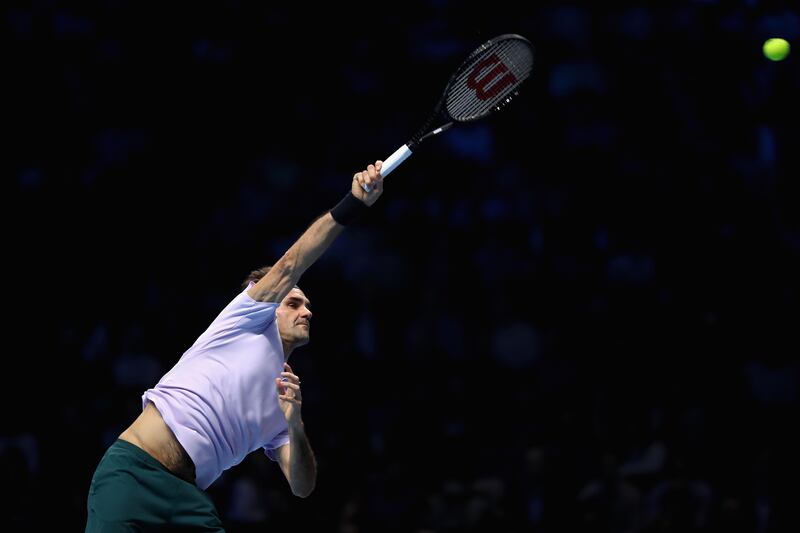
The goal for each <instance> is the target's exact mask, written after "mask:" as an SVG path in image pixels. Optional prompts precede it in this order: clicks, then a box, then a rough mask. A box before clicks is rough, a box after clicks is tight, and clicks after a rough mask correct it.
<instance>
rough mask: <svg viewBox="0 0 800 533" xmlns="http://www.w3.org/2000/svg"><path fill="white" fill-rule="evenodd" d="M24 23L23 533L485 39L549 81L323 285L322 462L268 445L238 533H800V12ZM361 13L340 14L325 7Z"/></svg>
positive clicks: (687, 9) (572, 7)
mask: <svg viewBox="0 0 800 533" xmlns="http://www.w3.org/2000/svg"><path fill="white" fill-rule="evenodd" d="M220 4H221V5H212V4H202V5H192V6H189V5H182V6H177V5H170V6H164V5H153V6H149V7H148V6H143V5H141V4H139V3H135V2H130V1H124V0H123V1H120V0H116V1H98V2H89V3H86V4H80V5H68V4H67V3H62V2H56V1H34V2H17V1H12V2H10V3H8V4H6V5H5V6H4V7H3V9H2V12H3V14H4V21H5V33H6V35H7V37H6V39H7V40H8V41H9V42H10V44H9V46H7V51H8V55H9V56H10V58H9V61H8V66H7V77H6V86H7V89H8V91H9V92H7V93H6V94H7V96H6V103H7V106H8V109H7V116H8V120H7V121H6V127H7V128H9V133H10V134H11V137H12V138H13V140H12V142H11V145H10V146H8V145H7V150H8V152H7V154H6V157H4V160H5V163H6V169H7V171H6V182H7V187H8V188H9V189H10V193H9V197H10V199H11V200H10V201H9V202H8V204H9V205H8V209H7V211H6V212H7V213H8V216H9V224H8V227H9V229H8V231H7V234H8V235H7V236H8V239H9V244H8V245H7V247H8V249H7V255H6V264H7V266H8V267H9V268H10V271H9V278H8V281H9V283H8V285H9V287H10V289H11V296H12V297H11V300H10V303H11V306H10V308H11V309H10V314H11V316H12V320H13V322H12V323H11V324H9V326H7V332H8V337H9V338H10V339H13V340H12V342H11V343H9V347H8V349H7V355H6V360H7V361H8V362H9V363H10V366H9V367H8V368H9V369H8V371H7V372H6V373H5V375H6V380H7V381H9V382H11V385H10V386H8V385H7V386H6V387H4V389H5V390H4V394H5V395H6V397H4V398H3V400H4V405H5V408H4V410H3V424H2V426H0V472H2V476H3V482H4V485H5V486H6V491H4V492H5V494H6V496H4V498H3V499H2V502H3V511H2V514H3V517H4V524H5V525H4V526H3V528H4V530H5V528H6V526H7V527H8V528H9V529H8V530H9V531H18V530H19V531H23V530H30V529H33V528H34V527H35V526H36V527H38V526H39V525H42V524H50V523H52V524H57V527H56V529H53V530H58V531H72V530H76V531H77V530H81V528H82V525H83V523H84V521H85V505H86V493H87V490H88V486H89V480H90V479H91V476H92V473H93V471H94V468H95V466H96V465H97V463H98V461H99V460H100V458H101V457H102V454H103V452H104V450H105V449H106V448H107V447H108V446H109V445H110V444H111V443H112V442H113V441H114V439H116V437H117V436H118V435H119V433H120V432H121V431H122V430H123V429H125V428H126V427H127V426H128V425H129V424H130V423H131V422H132V420H133V419H134V418H135V417H136V416H137V414H138V413H139V412H140V410H141V394H142V393H143V392H144V390H146V389H147V388H150V387H152V386H153V385H154V384H155V383H156V382H157V381H158V380H159V378H160V377H161V375H163V373H165V372H166V371H167V370H169V369H170V368H171V367H172V365H173V364H174V363H175V362H176V361H177V360H178V358H179V357H180V355H181V354H182V353H183V352H184V351H185V350H186V349H187V348H188V347H189V346H190V345H191V344H192V343H193V342H194V340H195V339H196V338H197V336H199V335H200V333H202V331H204V330H205V328H206V327H207V326H208V324H210V322H211V321H212V320H213V318H214V317H215V316H216V314H217V313H218V312H219V311H220V310H221V309H222V308H223V307H224V306H225V305H226V304H227V302H228V301H230V299H232V298H233V297H234V296H235V295H236V294H237V291H239V290H240V288H239V287H240V283H241V282H242V280H243V279H244V277H245V276H246V275H247V274H248V273H249V272H250V270H252V269H254V268H257V267H259V266H262V265H265V264H270V263H271V262H273V261H275V260H276V259H277V258H278V257H280V255H281V254H282V253H283V251H285V250H286V249H287V248H288V246H289V245H290V244H291V243H292V242H293V241H294V239H296V238H297V237H298V236H299V235H300V233H301V232H302V230H303V229H304V228H305V227H306V226H307V225H308V224H309V223H310V222H311V221H312V220H313V219H314V217H316V216H317V215H319V214H321V213H322V212H324V210H326V209H328V208H330V207H331V206H333V205H334V204H335V202H336V201H338V199H339V198H340V197H341V195H342V194H343V193H344V192H345V191H346V190H347V188H348V187H349V183H350V179H351V177H352V174H353V173H354V172H356V171H358V170H360V169H361V168H363V166H364V165H366V164H368V163H370V162H372V161H374V160H375V159H378V158H383V157H386V156H388V155H389V154H391V153H392V152H393V151H394V150H395V149H396V148H397V147H398V146H400V145H401V144H402V143H403V142H405V141H406V140H407V139H408V138H409V137H410V136H411V134H412V133H414V130H415V129H416V128H417V127H418V126H419V125H420V124H421V123H422V122H423V121H424V119H425V118H426V114H427V113H428V112H429V111H430V109H431V107H432V106H433V104H434V103H435V102H436V99H437V98H438V96H439V94H438V91H440V90H441V89H442V88H443V87H444V84H445V83H446V81H447V74H448V72H449V71H451V70H452V69H453V68H454V67H455V66H457V64H458V63H459V62H460V61H461V59H462V58H463V57H464V56H465V55H466V54H467V53H469V51H471V49H472V48H474V47H475V46H477V45H478V44H480V43H481V42H483V41H485V40H487V39H489V38H490V37H493V36H495V35H498V34H501V33H510V32H513V33H520V34H523V35H525V36H526V37H528V38H529V39H530V40H531V41H532V42H533V43H534V45H535V47H536V66H535V70H534V74H533V78H532V79H531V81H530V82H529V83H528V85H527V86H526V87H524V88H523V91H522V93H521V94H520V96H519V98H518V99H517V100H516V101H515V102H514V103H513V104H512V106H510V107H509V109H508V110H507V111H504V112H503V114H500V115H497V117H493V118H491V119H489V120H487V121H485V122H483V123H475V124H468V125H463V126H459V127H458V128H454V129H452V130H450V131H448V132H447V133H446V134H444V135H442V137H441V138H440V139H436V140H434V141H432V142H431V143H430V145H429V146H427V147H426V148H425V149H423V150H420V151H419V153H416V154H414V155H413V156H412V158H410V159H409V160H408V161H407V162H406V163H404V164H403V166H401V167H400V168H399V169H398V170H397V171H396V172H395V173H394V174H392V176H391V177H389V178H387V182H386V185H385V191H386V192H385V194H384V196H383V197H382V198H381V199H380V201H379V202H378V203H377V204H376V205H375V206H374V207H373V208H372V210H371V212H370V213H369V214H367V215H366V216H365V217H364V218H362V219H361V220H360V221H359V222H358V223H357V224H355V225H354V226H353V227H351V228H348V230H347V231H346V232H345V233H344V234H343V235H342V236H341V237H340V238H339V240H338V241H337V242H336V243H335V244H334V245H333V247H332V248H331V249H330V250H329V252H328V253H327V254H326V255H325V256H324V257H323V258H322V259H321V260H320V261H319V262H318V263H317V264H315V265H314V266H313V267H312V268H311V269H310V270H309V271H308V272H307V273H306V275H305V276H304V278H303V279H302V280H301V283H300V286H301V288H303V290H304V291H305V292H306V294H307V296H308V297H309V299H310V300H311V301H313V302H314V305H313V309H314V318H313V320H312V342H311V344H310V345H309V346H308V347H305V348H303V349H301V350H298V351H297V352H295V354H293V356H292V360H291V364H292V366H293V368H294V369H295V371H296V373H298V374H299V375H300V377H301V379H302V381H303V387H304V388H303V396H304V404H303V413H304V420H305V425H306V428H307V432H308V435H309V438H310V441H311V444H312V447H313V448H314V450H315V453H316V457H317V460H318V463H319V480H318V484H317V488H316V491H315V492H314V493H313V494H312V496H311V497H309V498H308V499H298V498H294V497H293V496H292V495H291V493H290V491H289V489H288V485H287V484H286V481H285V480H284V479H283V476H282V475H281V473H280V471H279V469H278V468H277V466H276V465H275V464H274V463H272V462H270V461H269V460H268V459H267V458H266V457H264V456H263V454H260V453H254V454H251V455H250V456H248V457H247V458H246V459H245V461H244V462H243V464H242V465H239V466H238V467H235V468H233V469H231V470H229V471H227V472H225V473H224V474H223V476H222V477H221V478H220V479H219V480H218V481H217V482H216V483H215V484H214V485H212V486H211V487H210V489H209V493H210V494H211V496H212V497H213V498H214V501H215V502H216V504H217V506H218V508H219V509H220V512H221V514H222V517H223V520H224V522H225V524H226V525H227V526H228V527H229V529H230V530H231V531H239V530H251V529H252V530H255V529H259V530H266V531H275V532H280V531H320V532H322V531H330V532H337V533H371V532H386V533H390V532H412V533H467V532H492V533H513V532H522V531H541V532H548V533H552V532H584V531H585V532H620V533H651V532H653V533H654V532H708V533H711V532H714V533H716V532H723V531H724V532H758V533H762V532H763V533H767V532H770V533H771V532H778V531H800V525H799V524H800V519H798V516H800V514H799V513H798V510H797V506H796V505H795V502H796V501H797V500H796V497H797V493H798V490H797V489H798V483H799V482H800V478H798V477H797V476H798V469H797V460H798V450H800V446H799V443H798V442H797V439H796V437H794V433H795V432H796V430H795V428H794V426H796V425H797V423H798V420H800V416H798V415H799V414H800V413H799V412H798V407H799V406H800V403H799V398H798V384H800V375H799V373H800V366H799V365H798V361H799V360H800V358H798V353H800V352H799V350H798V342H797V339H796V334H795V333H794V332H795V331H796V330H795V329H794V328H795V327H797V326H796V324H797V318H798V313H797V306H798V302H799V301H800V281H798V276H797V275H796V273H797V272H798V271H800V270H798V267H799V266H800V265H799V264H798V263H799V261H798V259H799V258H800V224H798V222H800V216H798V210H797V208H796V205H797V202H798V200H800V188H798V185H797V176H798V175H800V171H799V170H800V169H798V160H799V158H798V150H797V146H796V140H797V136H796V133H795V127H796V125H797V124H798V118H800V117H799V116H798V111H797V109H796V108H797V106H796V102H794V100H795V99H796V95H797V94H798V92H797V91H798V89H800V69H798V68H797V64H798V63H797V57H795V56H796V55H797V54H795V55H791V54H790V56H789V57H788V58H787V59H786V60H784V61H783V62H780V63H773V62H770V61H768V60H766V59H765V58H764V57H763V56H761V51H760V47H761V43H762V42H763V41H764V40H765V39H766V38H769V37H774V36H781V37H783V38H786V39H787V40H789V41H790V42H791V43H793V44H794V43H798V48H800V39H798V37H800V9H798V6H797V5H796V3H793V2H771V3H770V2H760V1H756V0H748V1H742V2H722V1H709V0H706V1H681V2H674V3H670V4H669V5H666V4H664V5H661V4H658V5H645V4H643V3H633V2H627V3H626V2H623V3H620V4H614V5H613V6H606V5H604V4H596V3H588V2H587V3H564V2H556V1H550V2H540V3H536V4H535V5H530V6H528V5H525V6H522V5H519V6H512V5H509V6H502V5H498V6H493V9H492V11H491V12H487V11H486V8H485V6H483V7H481V6H474V5H472V4H471V3H467V4H464V3H461V2H452V1H443V0H427V1H424V2H411V3H409V4H408V5H405V4H404V9H402V10H389V9H388V7H383V8H381V7H376V8H375V9H374V10H372V11H369V10H368V11H367V12H359V11H356V12H355V14H354V15H352V16H350V17H348V18H344V19H342V20H341V22H338V23H335V24H334V23H331V22H330V21H331V20H333V18H332V17H338V16H339V15H340V13H339V11H338V9H339V7H337V6H332V5H328V6H321V7H320V8H319V11H318V12H317V13H315V14H314V15H313V16H312V15H311V13H306V12H304V10H305V8H304V7H303V6H295V5H281V6H277V5H274V6H273V5H270V6H257V5H251V4H247V3H243V2H226V3H224V4H222V3H220ZM337 20H338V19H337Z"/></svg>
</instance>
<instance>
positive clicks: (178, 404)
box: [142, 283, 289, 489]
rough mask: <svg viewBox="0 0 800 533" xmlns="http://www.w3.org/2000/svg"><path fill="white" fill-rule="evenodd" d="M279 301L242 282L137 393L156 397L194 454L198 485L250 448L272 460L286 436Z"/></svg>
mask: <svg viewBox="0 0 800 533" xmlns="http://www.w3.org/2000/svg"><path fill="white" fill-rule="evenodd" d="M252 286H253V284H252V283H251V284H250V286H248V289H249V288H250V287H252ZM277 307H278V304H277V303H265V302H257V301H255V300H253V299H252V298H251V297H250V296H249V295H248V294H247V290H244V291H243V292H242V293H241V294H239V295H238V296H237V297H236V298H234V299H233V301H231V303H230V304H228V306H227V307H225V309H223V310H222V313H220V314H219V316H218V317H217V318H216V319H215V320H214V322H212V323H211V325H210V326H209V328H208V329H207V330H206V331H205V333H203V334H202V335H201V336H200V337H199V338H198V339H197V341H196V342H195V343H194V345H192V347H191V348H189V349H188V350H187V351H186V353H184V354H183V356H182V357H181V358H180V360H179V361H178V363H177V364H176V365H175V366H174V367H173V368H172V370H170V371H169V372H167V373H166V374H165V375H164V377H162V378H161V381H159V382H158V384H157V385H156V386H155V387H154V388H152V389H148V390H147V391H145V393H144V394H143V395H142V408H144V406H146V405H147V402H148V401H150V402H153V403H154V404H155V405H156V407H157V408H158V410H159V412H160V413H161V416H162V417H163V418H164V422H166V424H167V426H169V428H170V429H171V430H172V432H173V433H175V437H177V439H178V442H180V443H181V445H182V446H183V447H184V448H185V449H186V452H187V453H188V454H189V457H191V458H192V461H194V464H195V469H196V474H197V486H198V487H200V488H201V489H206V488H207V487H208V486H209V485H211V483H213V482H214V480H216V479H217V478H218V477H219V476H220V474H222V472H223V471H224V470H227V469H228V468H230V467H232V466H234V465H237V464H239V463H240V462H241V461H242V459H244V458H245V456H247V455H248V454H249V453H250V452H252V451H254V450H257V449H258V448H264V450H265V451H266V452H267V456H269V458H270V459H272V460H275V455H274V453H272V452H273V451H274V450H275V449H277V448H279V447H281V446H283V445H284V444H286V443H287V442H289V431H288V427H287V426H286V419H285V418H284V416H283V412H282V411H281V410H280V408H279V407H278V393H277V390H276V388H275V378H278V377H280V373H281V372H282V371H283V362H284V359H283V346H282V344H281V339H280V335H279V334H278V326H277V323H276V322H275V310H276V309H277Z"/></svg>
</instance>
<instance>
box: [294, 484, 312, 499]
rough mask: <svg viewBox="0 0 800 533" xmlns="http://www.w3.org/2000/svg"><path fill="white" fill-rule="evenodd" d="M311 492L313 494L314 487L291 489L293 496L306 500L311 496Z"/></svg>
mask: <svg viewBox="0 0 800 533" xmlns="http://www.w3.org/2000/svg"><path fill="white" fill-rule="evenodd" d="M312 492H314V485H310V486H309V487H303V488H293V489H292V494H294V495H295V496H297V497H298V498H308V497H309V496H311V493H312Z"/></svg>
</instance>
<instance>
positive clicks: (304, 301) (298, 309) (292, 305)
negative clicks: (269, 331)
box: [275, 287, 311, 348]
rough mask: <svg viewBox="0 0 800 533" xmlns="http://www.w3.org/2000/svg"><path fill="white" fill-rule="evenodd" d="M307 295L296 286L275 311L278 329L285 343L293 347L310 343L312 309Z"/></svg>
mask: <svg viewBox="0 0 800 533" xmlns="http://www.w3.org/2000/svg"><path fill="white" fill-rule="evenodd" d="M309 305H311V302H309V301H308V298H306V295H305V294H303V291H301V290H300V289H299V288H297V287H295V288H293V289H292V290H291V291H289V294H287V295H286V297H285V298H284V299H283V301H282V302H281V305H279V306H278V309H277V310H276V311H275V319H276V320H277V321H278V331H279V332H280V334H281V339H282V340H283V342H284V343H286V344H289V345H291V346H292V347H293V348H296V347H298V346H303V345H304V344H308V341H309V335H310V333H311V310H310V309H309V308H308V306H309Z"/></svg>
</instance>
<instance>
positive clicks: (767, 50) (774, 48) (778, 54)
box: [764, 38, 791, 61]
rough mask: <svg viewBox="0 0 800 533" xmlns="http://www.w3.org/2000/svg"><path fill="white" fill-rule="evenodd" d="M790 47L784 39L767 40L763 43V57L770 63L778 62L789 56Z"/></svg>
mask: <svg viewBox="0 0 800 533" xmlns="http://www.w3.org/2000/svg"><path fill="white" fill-rule="evenodd" d="M790 49H791V47H790V46H789V43H788V42H787V41H786V39H779V38H773V39H767V40H766V41H764V56H766V58H767V59H771V60H772V61H780V60H781V59H784V58H785V57H786V56H788V55H789V50H790Z"/></svg>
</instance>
